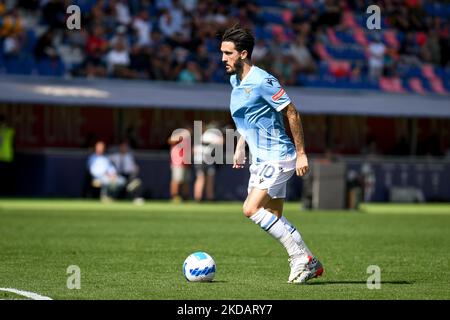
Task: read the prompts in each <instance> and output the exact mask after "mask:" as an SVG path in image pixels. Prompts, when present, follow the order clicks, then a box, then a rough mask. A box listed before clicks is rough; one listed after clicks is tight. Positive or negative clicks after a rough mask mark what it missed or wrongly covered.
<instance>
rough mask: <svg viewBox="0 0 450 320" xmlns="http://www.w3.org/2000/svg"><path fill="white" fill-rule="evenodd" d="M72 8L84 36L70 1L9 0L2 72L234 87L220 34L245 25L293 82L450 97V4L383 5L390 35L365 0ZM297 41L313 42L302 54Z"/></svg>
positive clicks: (106, 2)
mask: <svg viewBox="0 0 450 320" xmlns="http://www.w3.org/2000/svg"><path fill="white" fill-rule="evenodd" d="M71 3H72V4H76V5H78V6H80V8H81V13H82V28H81V30H79V31H70V30H67V28H66V25H65V19H66V17H67V14H66V11H65V9H66V7H65V5H66V4H65V1H62V0H48V1H37V0H36V1H33V0H30V1H21V0H18V1H0V73H7V74H24V75H30V74H36V75H52V76H60V77H63V76H65V77H70V76H72V77H88V78H92V77H121V78H139V79H154V80H172V81H189V82H226V81H227V78H226V77H225V75H224V72H223V68H222V66H221V62H220V54H219V53H218V50H217V49H218V43H219V42H218V38H217V34H218V33H219V32H220V31H221V30H223V29H224V27H225V26H227V25H230V24H232V23H235V22H240V23H241V24H243V25H246V26H247V27H249V28H251V29H253V30H254V32H255V34H256V37H257V38H258V39H260V40H261V43H260V46H261V48H265V50H266V52H267V54H265V55H262V56H260V57H258V59H256V60H257V61H256V63H258V64H261V65H262V66H263V67H268V68H269V69H271V70H272V71H273V73H275V75H277V76H278V77H279V78H280V80H281V81H283V82H285V83H287V84H289V85H299V86H309V87H330V86H332V87H337V88H350V89H376V90H382V91H387V92H394V93H405V92H413V93H417V94H430V93H434V94H439V95H447V94H448V93H449V91H450V67H449V52H450V50H449V49H450V48H449V47H450V45H449V25H450V24H449V21H450V19H449V18H450V4H448V3H441V2H436V1H428V0H423V1H415V0H410V1H406V2H404V1H397V0H385V1H378V2H376V4H377V5H379V6H380V7H381V12H382V21H381V30H369V29H367V27H366V20H367V18H368V16H369V15H368V14H366V8H367V6H368V5H369V4H373V3H369V2H368V1H363V0H362V1H349V0H348V1H337V0H327V1H309V0H292V1H274V0H254V1H231V2H230V4H227V5H224V4H221V3H220V2H218V1H210V0H204V1H203V0H191V1H177V0H166V1H163V0H154V1H137V0H76V1H71ZM297 37H302V38H303V39H304V41H303V42H302V44H300V45H298V46H297V47H295V46H294V44H295V43H296V38H297ZM377 38H379V39H380V41H381V46H383V47H384V49H383V50H381V52H384V53H383V54H382V58H381V64H382V74H381V75H380V76H377V77H375V78H373V77H369V75H370V66H369V59H370V47H371V44H372V43H373V42H374V41H376V39H377ZM118 43H119V44H118ZM293 47H295V48H296V49H297V50H302V52H304V53H305V54H308V55H310V56H311V57H312V59H313V61H312V62H311V63H310V66H308V67H307V68H304V66H303V68H301V67H299V66H298V65H297V64H296V63H293V62H292V61H293V59H291V58H294V61H295V57H293V55H294V53H293V52H294V51H293V49H292V48H293ZM117 48H119V49H117ZM297 52H298V51H297ZM285 57H288V58H286V59H284V58H285ZM314 66H317V68H316V67H314Z"/></svg>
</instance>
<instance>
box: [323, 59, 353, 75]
mask: <svg viewBox="0 0 450 320" xmlns="http://www.w3.org/2000/svg"><path fill="white" fill-rule="evenodd" d="M328 70H329V72H330V73H331V74H332V75H334V76H335V77H336V78H342V77H347V76H349V75H350V71H351V66H350V62H348V61H342V60H333V59H331V60H330V61H328Z"/></svg>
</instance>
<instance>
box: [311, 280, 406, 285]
mask: <svg viewBox="0 0 450 320" xmlns="http://www.w3.org/2000/svg"><path fill="white" fill-rule="evenodd" d="M329 284H367V280H361V281H358V280H342V281H339V280H330V281H326V280H325V281H311V282H308V283H307V285H309V286H312V285H316V286H320V285H329ZM383 284H401V285H406V284H408V285H409V284H414V281H405V280H391V281H381V285H383Z"/></svg>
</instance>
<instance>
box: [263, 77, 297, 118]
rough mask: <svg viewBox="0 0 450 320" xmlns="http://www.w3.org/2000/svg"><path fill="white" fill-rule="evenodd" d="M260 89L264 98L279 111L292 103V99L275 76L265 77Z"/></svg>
mask: <svg viewBox="0 0 450 320" xmlns="http://www.w3.org/2000/svg"><path fill="white" fill-rule="evenodd" d="M260 90H261V95H262V97H263V99H264V100H265V101H267V103H268V104H269V105H270V106H271V107H272V108H274V109H275V110H277V111H281V110H283V109H284V108H285V107H286V106H287V105H289V104H290V103H291V99H290V98H289V96H288V95H287V93H286V91H285V90H284V88H283V87H282V86H281V84H280V83H279V82H278V80H277V79H276V78H275V77H267V78H265V79H264V80H263V82H262V83H261V89H260Z"/></svg>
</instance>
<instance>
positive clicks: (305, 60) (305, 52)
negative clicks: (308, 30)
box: [289, 35, 317, 73]
mask: <svg viewBox="0 0 450 320" xmlns="http://www.w3.org/2000/svg"><path fill="white" fill-rule="evenodd" d="M289 54H290V55H291V56H292V57H293V58H294V61H295V70H296V72H297V73H315V72H316V68H317V67H316V64H315V62H314V59H313V57H312V55H311V53H310V51H309V49H308V47H307V46H306V36H305V35H297V37H296V39H295V42H294V43H292V44H291V45H290V47H289Z"/></svg>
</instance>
